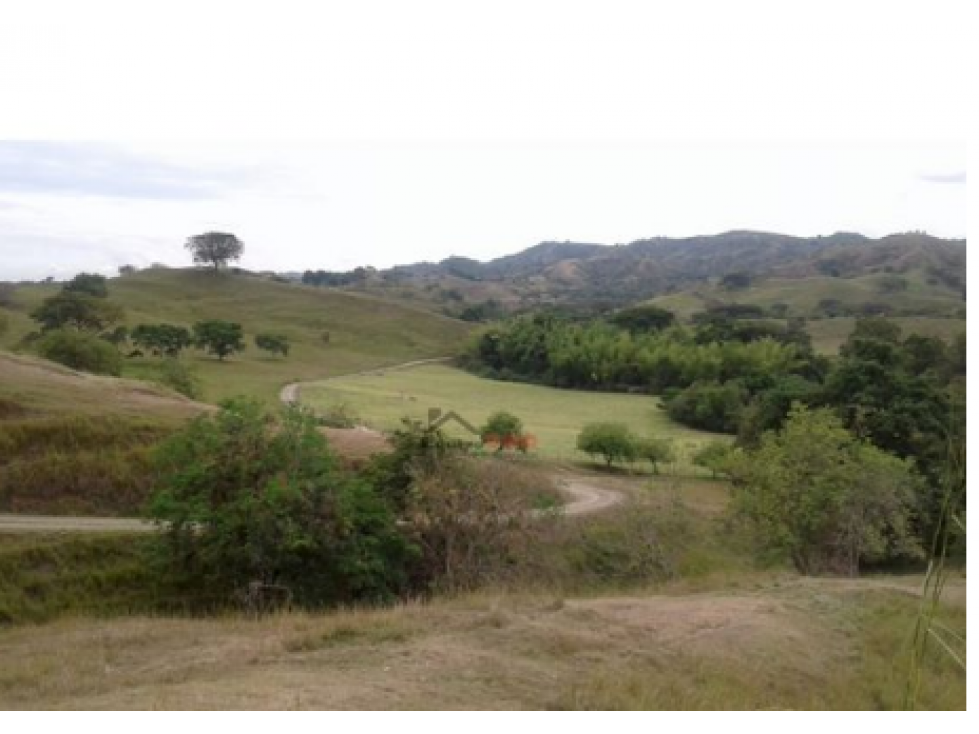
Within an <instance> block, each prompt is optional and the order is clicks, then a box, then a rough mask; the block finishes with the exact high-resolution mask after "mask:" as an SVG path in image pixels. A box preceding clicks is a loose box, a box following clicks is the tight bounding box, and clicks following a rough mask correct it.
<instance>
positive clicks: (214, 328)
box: [194, 319, 245, 361]
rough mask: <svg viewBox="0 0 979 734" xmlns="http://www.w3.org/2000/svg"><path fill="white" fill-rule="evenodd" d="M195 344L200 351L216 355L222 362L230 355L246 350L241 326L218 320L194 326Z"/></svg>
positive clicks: (199, 322)
mask: <svg viewBox="0 0 979 734" xmlns="http://www.w3.org/2000/svg"><path fill="white" fill-rule="evenodd" d="M194 344H195V345H196V346H197V347H198V348H199V349H204V350H206V351H208V352H210V353H211V354H216V355H217V358H218V359H219V360H222V361H223V360H224V358H225V357H227V356H228V355H229V354H234V353H235V352H241V351H244V349H245V342H244V341H243V332H242V329H241V324H236V323H233V322H231V321H220V320H217V319H214V320H211V321H198V322H197V323H196V324H194Z"/></svg>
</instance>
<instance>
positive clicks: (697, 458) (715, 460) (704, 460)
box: [693, 441, 731, 479]
mask: <svg viewBox="0 0 979 734" xmlns="http://www.w3.org/2000/svg"><path fill="white" fill-rule="evenodd" d="M730 453H731V447H730V446H729V445H728V444H726V443H722V442H720V441H711V442H710V443H708V444H704V446H703V447H702V448H701V449H700V450H699V451H697V453H695V454H694V455H693V463H694V464H695V465H697V466H702V467H703V468H704V469H708V470H710V473H711V476H712V477H714V479H717V475H718V474H721V473H723V472H724V466H725V462H726V461H727V458H728V454H730Z"/></svg>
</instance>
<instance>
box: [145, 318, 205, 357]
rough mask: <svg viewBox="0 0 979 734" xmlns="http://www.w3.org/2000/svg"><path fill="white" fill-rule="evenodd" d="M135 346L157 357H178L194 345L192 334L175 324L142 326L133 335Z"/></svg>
mask: <svg viewBox="0 0 979 734" xmlns="http://www.w3.org/2000/svg"><path fill="white" fill-rule="evenodd" d="M131 339H132V341H133V344H135V345H136V346H137V347H138V348H139V349H146V350H149V351H150V352H152V353H153V354H155V355H156V356H157V357H163V356H167V357H176V356H178V355H179V354H180V352H181V350H183V349H186V348H187V347H189V346H190V345H191V343H192V339H191V337H190V332H189V331H187V329H186V328H184V327H183V326H175V325H173V324H140V325H139V326H137V327H136V328H135V329H133V331H132V334H131Z"/></svg>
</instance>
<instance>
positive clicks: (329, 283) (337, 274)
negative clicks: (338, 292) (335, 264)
mask: <svg viewBox="0 0 979 734" xmlns="http://www.w3.org/2000/svg"><path fill="white" fill-rule="evenodd" d="M372 271H373V268H354V269H353V270H349V271H346V272H341V271H331V270H307V271H306V272H304V273H303V284H304V285H315V286H321V287H334V288H335V287H339V286H344V285H353V284H354V283H362V282H363V281H365V280H367V278H369V277H370V275H371V272H372Z"/></svg>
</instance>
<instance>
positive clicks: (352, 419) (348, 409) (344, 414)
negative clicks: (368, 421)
mask: <svg viewBox="0 0 979 734" xmlns="http://www.w3.org/2000/svg"><path fill="white" fill-rule="evenodd" d="M316 420H317V422H318V423H319V424H320V425H321V426H326V427H327V428H356V427H357V426H358V425H360V415H359V414H358V413H357V411H356V410H355V409H354V407H353V406H352V405H351V404H350V403H347V402H340V403H333V404H332V405H329V406H327V407H326V409H325V410H323V412H321V413H319V414H318V415H317V416H316Z"/></svg>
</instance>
